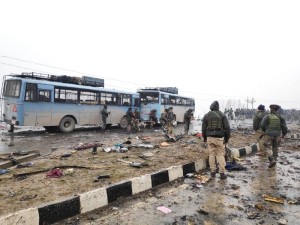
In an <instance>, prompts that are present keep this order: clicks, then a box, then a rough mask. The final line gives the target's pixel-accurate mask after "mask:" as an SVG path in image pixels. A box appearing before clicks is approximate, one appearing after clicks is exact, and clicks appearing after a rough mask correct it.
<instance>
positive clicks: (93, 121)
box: [77, 104, 100, 125]
mask: <svg viewBox="0 0 300 225" xmlns="http://www.w3.org/2000/svg"><path fill="white" fill-rule="evenodd" d="M78 112H79V121H77V122H78V125H99V124H100V108H99V105H85V104H82V105H78Z"/></svg>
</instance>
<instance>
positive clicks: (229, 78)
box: [0, 0, 300, 116]
mask: <svg viewBox="0 0 300 225" xmlns="http://www.w3.org/2000/svg"><path fill="white" fill-rule="evenodd" d="M0 5H1V7H0V75H1V77H2V76H3V75H7V74H11V73H21V72H42V73H47V74H56V75H70V76H83V75H86V76H93V77H99V78H103V79H105V86H106V87H108V88H115V89H124V90H130V91H136V90H137V89H138V88H143V87H177V88H178V89H179V94H181V95H184V96H189V97H194V98H195V99H196V109H195V114H196V115H200V116H202V115H203V114H204V113H206V112H208V111H209V106H210V104H211V103H212V102H213V101H215V100H217V101H219V103H220V105H221V108H222V109H224V108H225V107H226V106H232V107H233V108H239V107H244V108H247V99H248V102H250V103H248V108H252V107H253V108H254V109H256V108H257V106H258V105H259V104H264V105H265V106H266V108H268V106H269V105H270V104H279V105H280V106H281V107H282V108H283V109H289V108H295V109H300V98H299V97H300V88H299V84H300V63H299V62H300V29H299V28H300V13H299V11H300V1H276V0H272V1H267V0H266V1H264V0H259V1H256V0H251V1H243V0H238V1H224V0H223V1H218V0H215V1H199V0H198V1H183V0H182V1H178V0H171V1H169V0H159V1H157V0H151V1H144V0H136V1H132V0H127V1H124V0H122V1H114V0H110V1H101V0H95V1H94V0H86V1H83V0H81V1H78V0H59V1H58V0H51V1H46V0H45V1H39V0H26V1H16V0H0ZM251 100H253V104H251Z"/></svg>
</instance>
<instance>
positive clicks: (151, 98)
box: [140, 92, 159, 103]
mask: <svg viewBox="0 0 300 225" xmlns="http://www.w3.org/2000/svg"><path fill="white" fill-rule="evenodd" d="M158 95H159V93H158V92H142V93H140V99H141V103H158V102H159V98H158Z"/></svg>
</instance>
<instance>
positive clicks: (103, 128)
mask: <svg viewBox="0 0 300 225" xmlns="http://www.w3.org/2000/svg"><path fill="white" fill-rule="evenodd" d="M109 114H110V112H108V111H107V106H106V105H105V106H104V107H103V109H102V110H101V115H102V130H105V128H106V119H107V117H108V115H109Z"/></svg>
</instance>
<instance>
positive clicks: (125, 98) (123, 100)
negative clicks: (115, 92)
mask: <svg viewBox="0 0 300 225" xmlns="http://www.w3.org/2000/svg"><path fill="white" fill-rule="evenodd" d="M118 103H119V105H124V106H131V95H129V94H119V102H118Z"/></svg>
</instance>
